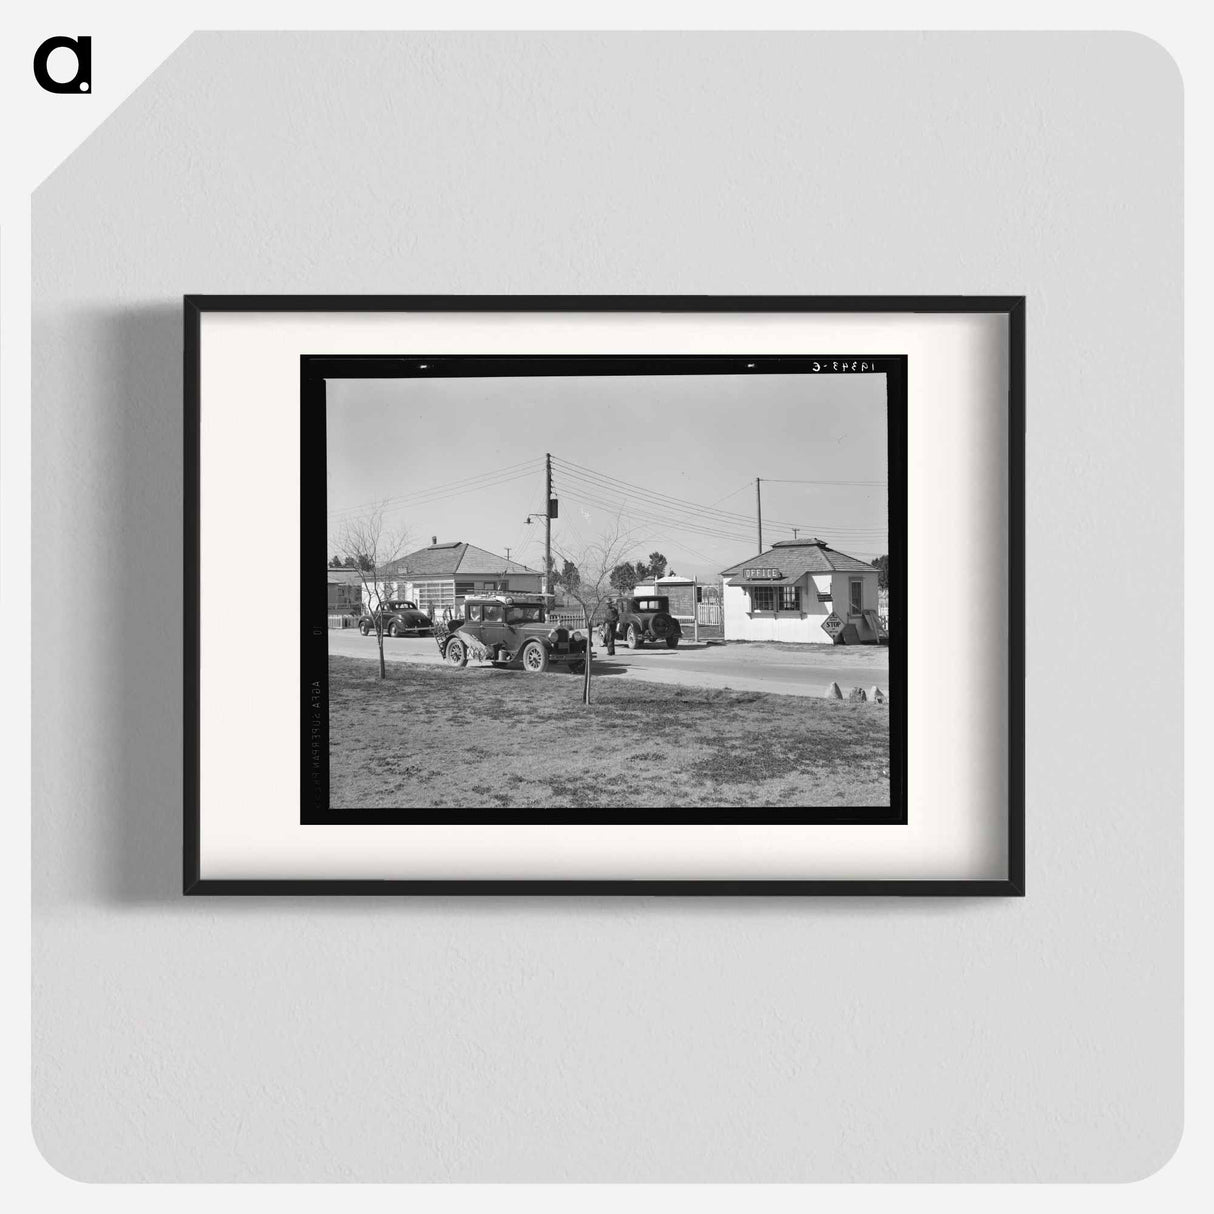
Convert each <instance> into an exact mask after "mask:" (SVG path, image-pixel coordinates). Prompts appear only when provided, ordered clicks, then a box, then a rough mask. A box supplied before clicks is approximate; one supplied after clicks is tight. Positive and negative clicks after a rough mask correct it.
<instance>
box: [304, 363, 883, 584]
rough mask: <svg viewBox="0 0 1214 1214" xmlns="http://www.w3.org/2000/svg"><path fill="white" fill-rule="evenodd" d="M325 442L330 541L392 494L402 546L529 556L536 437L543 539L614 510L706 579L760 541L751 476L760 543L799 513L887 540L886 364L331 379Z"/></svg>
mask: <svg viewBox="0 0 1214 1214" xmlns="http://www.w3.org/2000/svg"><path fill="white" fill-rule="evenodd" d="M327 444H328V448H327V460H328V510H329V529H330V549H331V551H336V534H337V530H338V528H339V527H340V524H341V522H342V520H343V519H345V518H347V517H349V516H350V515H351V514H355V513H358V512H359V511H362V510H365V508H366V506H367V505H368V504H371V503H377V502H384V501H387V502H388V523H389V525H390V526H393V527H400V526H403V527H405V528H407V530H408V532H409V536H410V538H411V539H412V540H413V541H415V542H414V543H413V544H412V545H411V547H415V548H416V547H422V546H424V545H426V544H428V543H429V542H430V537H431V536H437V537H438V540H439V542H440V543H443V542H454V541H457V540H464V541H467V542H468V543H472V544H477V545H479V546H480V547H482V548H487V549H488V550H489V551H490V552H494V553H497V554H500V555H503V556H504V555H506V549H507V548H509V550H510V556H511V558H513V559H514V560H520V561H522V562H523V563H524V564H527V565H530V566H531V567H532V568H533V569H537V570H538V569H540V568H541V567H542V565H543V552H544V528H543V522H542V520H540V521H537V522H536V523H534V524H533V525H531V526H527V525H526V524H525V523H524V521H523V520H524V518H525V517H526V515H527V514H528V513H533V512H540V513H542V512H543V509H544V453H545V452H551V453H552V455H553V489H554V493H555V496H556V497H557V498H558V499H559V501H560V513H559V517H558V518H557V519H556V520H555V521H554V522H553V524H552V534H553V548H554V550H559V549H560V548H562V547H564V548H565V549H566V550H573V549H576V547H577V546H578V545H579V544H580V543H581V542H583V541H584V540H585V539H586V538H588V537H593V536H595V535H596V534H598V533H599V532H600V531H601V530H603V529H604V528H605V527H607V526H609V525H610V524H611V523H613V522H614V519H615V517H616V515H617V514H618V513H619V512H620V511H623V516H622V523H623V525H624V526H625V527H626V528H628V529H630V530H632V531H634V532H635V535H636V551H635V554H634V559H638V560H640V559H644V558H645V557H647V556H648V554H649V553H650V552H652V551H653V550H654V549H658V550H660V551H661V552H663V553H664V554H665V555H666V557H667V559H668V561H669V562H670V564H671V566H672V567H673V568H674V569H675V570H676V571H677V572H678V573H681V574H687V575H694V576H700V577H704V578H714V579H715V578H716V576H717V574H719V573H720V571H721V570H722V569H724V568H726V567H727V566H729V565H732V564H735V563H736V562H738V561H741V560H745V559H746V558H748V557H750V556H753V555H755V554H756V553H757V551H758V547H757V535H756V527H755V484H754V482H755V477H756V476H757V477H761V478H763V481H764V483H763V486H762V495H763V519H764V522H763V543H764V546H765V547H770V545H771V543H772V542H773V541H774V540H779V539H791V538H792V530H791V526H792V525H796V526H798V527H800V528H801V531H800V534H801V535H805V534H811V535H817V536H819V537H821V538H822V539H824V540H826V541H827V543H829V544H830V545H831V547H833V548H837V549H839V550H840V551H841V552H847V553H850V554H852V555H853V556H858V557H861V558H862V559H865V560H870V559H872V557H874V556H879V555H880V554H882V553H883V552H885V551H886V550H887V546H888V545H887V530H886V527H887V516H886V486H885V482H886V477H887V470H886V438H885V377H884V376H883V375H860V374H857V375H757V376H741V375H688V376H675V375H666V376H595V377H589V376H586V377H554V378H472V379H430V380H427V379H383V380H367V379H364V380H358V379H348V380H331V381H329V385H328V417H327ZM571 464H576V465H580V466H581V468H580V469H579V468H574V467H571V466H570V465H571ZM582 469H587V470H589V471H582ZM456 482H463V483H462V484H461V483H456ZM619 482H627V484H620V483H619ZM781 482H786V483H781ZM795 482H818V483H795ZM821 482H852V483H850V484H826V483H821ZM857 482H859V483H857ZM863 482H867V483H863ZM874 482H875V483H874ZM629 486H636V488H635V489H634V488H630V487H629ZM661 495H664V496H661ZM722 512H727V513H722Z"/></svg>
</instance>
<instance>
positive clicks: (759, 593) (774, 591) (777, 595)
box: [750, 586, 801, 611]
mask: <svg viewBox="0 0 1214 1214" xmlns="http://www.w3.org/2000/svg"><path fill="white" fill-rule="evenodd" d="M750 609H751V611H800V610H801V587H800V586H752V587H751V588H750Z"/></svg>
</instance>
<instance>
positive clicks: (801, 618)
mask: <svg viewBox="0 0 1214 1214" xmlns="http://www.w3.org/2000/svg"><path fill="white" fill-rule="evenodd" d="M879 576H880V575H879V574H878V571H877V570H876V569H874V568H873V566H872V565H870V564H868V563H867V562H866V561H862V560H860V559H859V558H858V557H854V556H848V555H847V554H846V553H845V552H838V551H836V550H835V549H834V548H832V547H830V545H829V544H827V543H826V541H825V540H820V539H795V540H780V541H778V542H777V543H775V544H773V545H772V546H771V547H770V548H768V549H767V550H766V551H764V552H760V553H759V554H758V555H757V556H752V557H749V558H748V559H747V560H744V561H739V562H738V563H737V564H736V565H731V566H730V567H729V568H728V569H724V570H722V571H721V577H722V579H723V580H724V583H725V587H724V596H723V605H724V618H725V639H726V640H727V641H800V642H802V643H806V644H815V643H816V644H830V643H832V642H833V643H834V644H836V645H862V644H869V645H874V644H877V643H878V642H879V641H880V639H881V629H880V624H879V622H878V619H877V581H878V578H879Z"/></svg>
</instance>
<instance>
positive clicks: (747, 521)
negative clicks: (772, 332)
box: [553, 456, 879, 535]
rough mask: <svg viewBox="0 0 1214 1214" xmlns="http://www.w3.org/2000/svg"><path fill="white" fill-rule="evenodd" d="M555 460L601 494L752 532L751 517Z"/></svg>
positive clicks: (784, 524) (858, 530)
mask: <svg viewBox="0 0 1214 1214" xmlns="http://www.w3.org/2000/svg"><path fill="white" fill-rule="evenodd" d="M553 459H556V460H558V462H559V463H560V464H562V465H565V466H566V467H565V471H566V473H567V474H568V475H569V476H571V477H573V478H574V479H576V480H580V481H582V482H584V483H585V484H587V485H588V486H593V487H595V488H597V489H599V490H600V491H601V490H609V491H611V492H613V493H618V494H621V495H622V496H624V497H637V498H640V499H641V500H643V501H645V502H647V504H649V505H650V506H660V507H662V508H663V509H675V510H680V511H682V512H683V513H685V514H686V513H690V514H694V515H696V516H698V517H702V516H703V515H705V514H708V515H712V516H715V517H714V518H713V520H712V521H715V522H719V523H723V524H727V525H731V526H737V525H739V524H744V525H745V526H746V527H748V528H749V527H750V525H751V524H752V522H753V516H752V515H749V514H741V513H739V512H737V511H734V510H720V509H717V508H716V507H714V506H705V505H703V504H702V503H700V502H692V501H689V500H688V499H687V498H680V497H675V496H674V495H673V494H669V493H663V492H661V491H660V490H657V489H647V488H645V487H644V486H641V485H634V484H633V483H632V482H630V481H626V480H624V479H622V478H621V477H617V476H611V475H610V474H609V473H606V472H596V471H594V469H591V468H586V467H584V466H583V465H581V464H575V463H574V462H573V461H572V460H566V459H560V458H559V457H557V456H553ZM763 479H764V480H767V479H768V478H767V477H764V478H763ZM750 483H752V482H748V483H747V485H746V486H743V488H746V487H749V484H750ZM798 483H805V484H811V483H815V482H808V481H807V482H798ZM821 483H823V484H826V483H831V482H821ZM837 483H843V482H837ZM856 483H857V484H858V483H860V482H856ZM874 483H876V482H874ZM739 492H741V489H737V490H734V493H739ZM734 493H730V494H726V497H732V496H734ZM720 500H724V499H720ZM766 521H767V522H768V523H770V524H775V525H777V526H781V527H786V528H792V527H797V528H798V529H804V530H806V531H809V530H812V528H811V527H809V526H808V525H807V524H805V523H801V522H797V523H793V522H790V521H789V520H787V519H777V518H768V519H767V520H766ZM820 529H821V530H827V528H826V527H821V528H820ZM829 530H831V531H833V532H834V533H835V534H837V535H843V534H844V533H851V534H858V533H861V532H872V533H876V532H878V530H879V529H877V528H858V527H834V528H830V529H829Z"/></svg>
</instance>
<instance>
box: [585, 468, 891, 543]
mask: <svg viewBox="0 0 1214 1214" xmlns="http://www.w3.org/2000/svg"><path fill="white" fill-rule="evenodd" d="M573 483H574V484H575V485H576V488H577V489H579V490H580V491H581V492H582V493H584V494H588V495H590V496H591V497H592V498H593V499H594V500H593V502H592V504H594V505H597V506H599V507H600V508H603V509H617V508H621V507H620V506H618V505H617V503H616V502H615V501H611V500H604V498H605V497H606V498H612V497H614V496H615V495H617V494H618V495H619V497H620V498H622V499H623V502H622V508H625V509H627V508H628V506H627V504H628V501H629V499H632V500H634V501H636V503H637V504H636V506H635V507H633V508H632V509H631V513H632V514H634V515H644V516H645V517H647V518H648V519H649V520H650V521H653V522H660V523H664V524H666V525H668V526H670V527H671V528H672V529H673V528H674V526H675V524H676V523H678V524H680V525H682V524H683V523H684V518H683V517H682V516H690V518H691V520H692V521H691V522H690V523H688V524H687V525H688V526H689V527H690V528H693V529H695V530H696V531H698V532H700V533H701V534H706V535H714V536H716V537H717V538H722V539H733V540H744V539H747V538H749V536H750V526H751V522H752V520H751V519H750V518H749V517H747V516H746V515H727V516H726V517H723V518H717V517H713V516H712V515H707V516H706V515H705V513H704V512H703V511H702V510H701V509H700V508H698V507H696V506H694V505H687V506H677V507H676V506H671V505H668V504H667V503H666V502H662V501H657V500H654V499H648V498H645V497H643V496H642V495H641V494H625V493H622V492H621V491H620V490H618V489H614V488H613V487H611V486H605V485H601V484H598V483H596V482H593V481H590V480H586V479H583V478H579V479H578V480H577V481H575V482H573ZM574 491H575V490H574V489H566V490H565V492H566V493H573V492H574ZM765 521H766V522H767V523H768V525H769V526H771V527H774V528H775V529H776V530H779V531H792V530H793V529H794V528H795V529H796V530H798V531H801V530H804V531H810V530H814V528H812V527H809V526H808V525H807V524H804V523H787V522H783V521H782V520H779V519H771V518H768V519H766V520H765ZM817 530H818V531H820V532H824V533H827V534H832V535H835V536H838V537H839V538H841V539H847V538H852V539H855V540H857V541H861V540H863V539H866V538H867V539H874V540H876V539H880V538H882V537H884V535H885V529H884V528H881V527H833V528H832V527H827V526H825V525H824V524H819V525H818V527H817Z"/></svg>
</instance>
